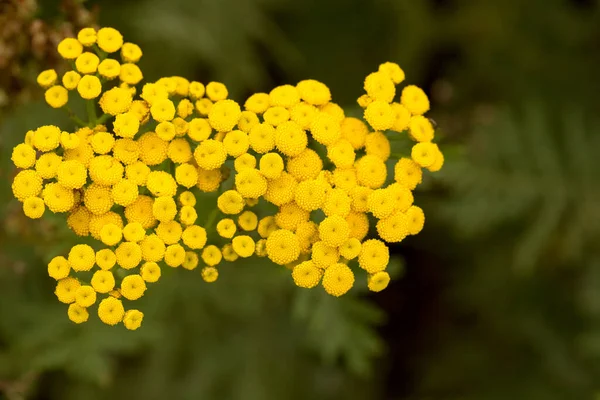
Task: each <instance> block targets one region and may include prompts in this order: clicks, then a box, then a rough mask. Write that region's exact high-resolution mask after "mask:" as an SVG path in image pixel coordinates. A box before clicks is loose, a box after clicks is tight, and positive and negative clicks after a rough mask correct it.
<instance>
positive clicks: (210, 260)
mask: <svg viewBox="0 0 600 400" xmlns="http://www.w3.org/2000/svg"><path fill="white" fill-rule="evenodd" d="M222 258H223V255H222V254H221V250H219V248H218V247H217V246H214V245H212V244H211V245H210V246H206V247H205V248H204V250H202V260H203V261H204V262H205V263H206V265H209V266H211V267H214V266H215V265H217V264H219V263H220V262H221V259H222Z"/></svg>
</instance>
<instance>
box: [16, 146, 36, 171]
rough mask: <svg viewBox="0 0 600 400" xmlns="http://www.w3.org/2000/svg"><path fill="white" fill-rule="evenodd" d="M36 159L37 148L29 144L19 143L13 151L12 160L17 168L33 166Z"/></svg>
mask: <svg viewBox="0 0 600 400" xmlns="http://www.w3.org/2000/svg"><path fill="white" fill-rule="evenodd" d="M35 159H36V152H35V149H34V148H33V147H31V146H30V145H28V144H25V143H21V144H18V145H17V146H15V148H14V149H13V151H12V156H11V160H12V162H13V164H15V167H17V168H23V169H26V168H31V167H33V166H34V164H35Z"/></svg>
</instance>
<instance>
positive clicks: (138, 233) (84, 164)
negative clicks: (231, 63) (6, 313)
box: [11, 28, 444, 330]
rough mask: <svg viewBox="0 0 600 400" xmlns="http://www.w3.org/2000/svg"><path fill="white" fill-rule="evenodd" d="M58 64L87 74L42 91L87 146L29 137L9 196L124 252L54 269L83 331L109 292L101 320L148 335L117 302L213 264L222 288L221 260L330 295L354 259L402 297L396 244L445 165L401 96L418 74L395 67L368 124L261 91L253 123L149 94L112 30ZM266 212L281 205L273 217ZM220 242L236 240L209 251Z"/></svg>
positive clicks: (176, 90)
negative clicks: (65, 111)
mask: <svg viewBox="0 0 600 400" xmlns="http://www.w3.org/2000/svg"><path fill="white" fill-rule="evenodd" d="M84 46H85V49H84ZM58 50H59V53H60V54H61V56H62V57H63V58H66V59H68V60H71V64H72V66H73V69H74V70H71V71H67V72H66V73H65V74H64V75H63V76H62V77H60V76H58V74H57V73H56V71H54V70H47V71H44V72H42V73H41V74H40V75H39V76H38V84H39V85H40V86H42V87H43V88H44V89H46V96H45V97H46V101H47V103H48V104H49V105H50V106H51V107H55V108H62V107H63V106H64V105H65V104H66V103H67V102H68V100H69V95H68V90H74V89H75V88H77V92H78V94H79V96H81V97H82V98H83V99H85V100H87V102H86V103H87V104H86V106H87V111H88V118H89V120H88V121H79V120H78V119H76V118H74V120H76V121H78V123H79V124H86V125H87V126H86V127H83V128H81V129H79V130H77V131H75V132H74V133H71V131H69V130H68V128H66V127H61V128H59V127H57V126H50V125H48V126H42V127H40V128H38V129H35V130H32V131H28V132H27V133H26V134H25V140H24V142H23V143H21V144H19V145H17V146H16V147H15V148H14V149H13V152H12V156H11V158H12V161H13V163H14V164H15V166H16V167H17V168H21V169H22V171H20V172H18V173H17V174H16V175H15V178H14V180H13V182H12V191H13V194H14V196H15V197H16V198H17V199H18V200H19V201H21V202H22V203H23V212H24V214H25V215H26V216H28V217H30V218H41V217H42V216H43V215H44V214H46V209H48V212H51V213H63V212H64V213H67V215H66V216H65V217H66V221H67V225H68V227H69V228H70V229H71V230H72V231H73V232H74V233H75V234H76V235H78V236H82V237H85V236H91V237H92V238H93V239H94V240H97V241H99V242H103V243H104V244H105V245H106V246H109V247H112V246H115V247H116V248H115V247H112V248H103V249H101V250H99V251H97V252H95V251H94V250H93V248H92V247H90V246H88V245H84V244H78V245H76V246H74V247H73V248H72V249H71V250H70V252H69V255H68V257H67V258H65V257H55V258H54V259H52V261H50V263H49V264H48V274H49V275H50V277H52V278H54V279H56V280H57V287H56V295H57V297H58V299H59V301H61V302H63V303H66V304H70V306H69V310H68V313H67V314H68V316H69V318H70V319H71V320H72V321H73V322H75V323H81V322H85V321H87V319H88V318H89V313H88V311H87V310H86V308H87V307H90V306H92V305H93V304H94V303H95V302H96V296H97V293H100V294H102V295H104V296H102V297H104V298H102V299H98V300H99V303H100V304H99V306H98V316H99V318H100V319H101V320H102V321H103V322H105V323H107V324H109V325H116V324H117V323H119V322H121V321H122V322H123V324H124V325H125V327H126V328H127V329H130V330H135V329H138V328H139V327H140V325H141V322H142V319H143V313H142V312H141V311H139V310H129V311H127V312H125V309H124V307H123V304H122V303H121V300H119V299H120V298H124V299H126V300H128V301H132V300H136V299H138V298H139V297H141V296H142V295H143V294H144V291H145V290H146V282H148V283H150V282H157V281H158V280H159V278H160V275H161V269H160V266H159V263H161V262H164V263H165V264H166V265H168V266H170V267H173V268H176V267H179V266H180V265H181V266H182V267H183V269H186V270H194V269H196V268H197V267H198V265H199V264H200V262H202V263H203V265H206V266H204V267H202V268H201V276H202V278H203V279H204V280H205V281H206V282H214V281H215V280H217V278H218V274H219V271H218V270H217V269H216V268H215V266H217V265H219V264H220V263H221V261H222V260H223V259H225V261H228V262H236V261H238V260H239V259H240V258H245V257H251V256H253V255H254V254H256V256H257V257H268V258H269V259H270V260H271V261H272V262H274V263H275V264H279V265H285V266H286V268H287V269H289V270H291V275H292V278H293V281H294V283H295V284H296V285H297V286H299V287H304V288H311V287H315V286H316V285H318V284H319V283H321V284H322V285H323V287H324V289H325V291H326V292H327V293H329V294H331V295H333V296H340V295H342V294H344V293H346V292H347V291H348V290H349V289H350V288H351V287H352V286H353V284H354V274H353V272H352V268H355V267H354V263H352V264H350V265H351V267H349V266H348V265H346V263H348V262H349V261H350V260H354V259H357V261H358V266H359V267H360V268H362V269H365V270H366V271H367V273H368V274H369V275H368V280H367V286H368V288H369V289H370V290H372V291H380V290H382V289H384V288H385V287H386V286H387V285H388V283H389V275H388V274H387V273H386V272H385V271H384V270H385V268H386V266H387V264H388V262H389V250H388V248H387V246H386V244H385V243H384V242H387V243H398V242H400V241H402V240H403V239H404V238H406V237H407V236H408V235H414V234H417V233H419V232H420V231H421V230H422V228H423V224H424V220H425V216H424V213H423V210H422V209H421V208H419V207H417V206H415V205H413V203H414V200H415V199H414V196H413V194H412V190H414V189H415V187H416V186H417V185H418V184H419V183H420V182H421V181H422V176H423V168H424V169H426V170H428V171H427V172H426V173H429V172H435V171H438V170H439V169H440V168H442V166H443V164H444V156H443V154H442V152H441V151H440V149H439V147H438V146H437V145H436V144H434V143H432V141H433V138H434V126H433V123H432V121H431V120H429V119H428V118H427V117H426V116H425V115H424V113H425V112H427V111H428V110H429V100H428V98H427V96H426V94H425V93H424V92H423V90H422V89H419V88H417V87H416V86H407V87H404V88H402V87H401V86H398V87H397V85H398V84H400V83H402V82H403V81H404V80H405V74H404V71H403V70H402V69H401V68H400V66H399V65H397V64H395V63H391V62H387V63H384V64H381V65H379V67H378V70H377V71H374V72H373V73H371V74H369V75H367V77H366V78H365V80H364V90H365V92H366V93H365V94H363V95H362V96H360V97H359V99H358V104H359V105H360V106H361V107H362V108H363V109H364V115H363V116H364V119H365V120H366V123H365V122H363V120H362V119H360V118H354V117H346V113H345V111H344V109H343V108H342V107H340V106H339V105H338V104H336V103H334V102H332V101H331V100H332V96H331V92H330V90H329V88H328V87H327V86H326V85H324V84H323V83H321V82H318V81H315V80H304V81H301V82H299V83H298V84H297V85H295V86H293V85H281V86H278V87H275V88H273V90H271V91H270V92H269V93H256V94H254V95H252V96H250V97H249V98H248V100H247V101H246V102H245V103H244V104H243V105H244V109H245V110H244V111H242V109H241V107H240V104H239V103H237V102H235V101H233V100H230V99H228V96H229V91H228V88H227V87H226V86H225V85H224V84H222V83H219V82H210V83H208V84H207V85H206V86H205V85H204V84H202V83H200V82H195V81H192V82H190V81H189V80H187V79H185V78H184V77H180V76H171V77H163V78H160V79H158V80H157V81H155V82H150V83H146V84H143V85H138V84H139V82H140V81H141V80H142V79H143V78H144V73H143V72H142V70H141V69H140V67H139V66H137V65H136V64H135V63H137V62H138V61H139V60H140V57H141V56H142V50H141V49H140V47H139V46H137V45H135V44H133V43H124V41H123V37H122V36H121V34H120V33H119V32H118V31H117V30H115V29H113V28H102V29H100V30H99V31H96V30H95V29H93V28H86V29H83V30H81V31H80V32H79V34H78V38H77V39H72V38H70V39H66V40H63V41H62V42H61V43H60V44H59V49H58ZM80 74H81V75H80ZM117 78H118V80H117ZM110 80H114V81H113V82H112V83H111V82H109V81H110ZM57 82H58V84H60V83H62V86H60V85H57ZM103 86H104V87H103ZM106 86H109V87H106ZM397 93H401V95H400V96H399V100H396V102H394V99H395V97H396V94H397ZM99 110H101V112H102V113H103V114H102V115H101V116H100V117H98V116H97V114H96V113H97V111H99ZM370 128H372V129H370ZM388 130H392V131H395V132H388ZM371 131H374V132H371ZM405 131H406V132H407V134H408V136H409V137H410V138H411V139H413V140H414V141H416V142H418V143H417V144H415V145H414V147H413V148H412V151H411V154H410V156H408V155H406V156H405V157H403V158H400V160H397V161H396V157H397V156H396V155H395V154H394V155H392V151H391V147H392V146H391V145H390V139H389V137H388V135H395V134H399V133H400V132H401V133H402V134H403V133H404V132H405ZM390 137H391V136H390ZM394 150H396V149H394ZM390 158H392V159H393V160H391V162H390V161H389V159H390ZM392 165H393V166H394V176H393V177H391V176H388V166H392ZM88 178H89V179H88ZM392 178H393V179H392ZM204 193H213V194H209V195H204ZM211 196H212V197H211ZM215 198H216V201H215V200H214V199H215ZM209 199H213V200H212V201H213V202H212V203H211V202H210V201H211V200H209ZM261 199H262V200H264V201H266V202H268V203H271V204H272V205H274V206H275V207H272V206H268V207H267V208H263V207H260V206H259V205H260V204H262V203H263V201H262V200H261ZM215 206H216V209H215ZM195 207H198V211H197V210H196V208H195ZM253 207H255V208H253ZM269 207H270V208H269ZM211 208H212V209H213V210H212V212H211ZM251 208H252V210H253V211H249V209H251ZM200 210H201V211H202V215H204V212H205V211H208V212H209V214H208V215H209V217H208V219H206V220H205V218H204V217H203V218H202V220H203V221H205V222H204V223H206V229H205V228H204V227H202V226H200V225H199V224H198V223H197V220H198V219H199V218H198V214H199V212H200ZM245 210H246V211H245ZM267 210H269V211H267ZM271 210H272V211H271ZM219 212H220V213H223V214H225V215H227V216H233V215H239V216H238V217H235V218H233V217H231V218H223V217H222V216H220V215H219ZM269 214H270V215H269ZM368 214H370V215H368ZM322 215H324V216H325V219H323V220H322V221H321V220H320V219H321V218H322ZM311 217H316V220H317V221H320V222H319V223H318V224H317V222H315V221H314V220H311ZM213 221H214V222H217V221H218V222H217V223H216V229H214V228H213V227H214V225H213V224H214V222H213ZM370 221H373V224H375V226H373V227H374V228H376V229H373V230H371V232H370V230H369V225H370ZM213 229H214V230H213ZM215 230H216V232H215ZM238 230H239V231H242V232H252V231H254V230H257V234H258V235H257V236H260V239H259V240H258V241H256V242H255V239H254V238H253V237H254V236H253V235H256V234H250V233H249V234H244V235H238V236H236V233H237V232H238ZM369 233H372V236H370V235H369ZM215 235H219V236H221V237H223V238H225V239H231V242H230V243H222V242H221V243H219V244H218V246H217V245H215V244H212V239H213V238H214V236H215ZM251 235H252V236H251ZM123 240H124V241H123ZM219 240H220V239H219ZM307 260H308V261H307ZM95 265H97V266H98V268H99V270H97V271H95V272H93V274H91V275H92V276H91V280H89V276H85V277H83V279H82V280H81V282H80V280H79V279H80V277H79V275H80V273H81V272H84V271H90V270H91V269H92V268H94V266H95ZM115 266H117V267H116V268H115ZM138 267H139V270H138V269H137V268H138ZM113 269H115V270H116V273H115V275H113V272H112V271H113ZM124 270H129V271H131V273H130V275H129V276H123V275H126V273H125V274H124ZM70 274H72V275H73V276H69V275H70ZM86 275H87V274H86ZM115 277H117V279H116V281H115ZM88 282H89V285H88ZM82 285H83V286H82ZM106 294H107V295H108V297H106Z"/></svg>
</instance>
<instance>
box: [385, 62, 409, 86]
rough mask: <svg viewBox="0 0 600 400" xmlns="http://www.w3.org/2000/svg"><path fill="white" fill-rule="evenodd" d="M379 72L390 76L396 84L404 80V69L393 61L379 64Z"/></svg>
mask: <svg viewBox="0 0 600 400" xmlns="http://www.w3.org/2000/svg"><path fill="white" fill-rule="evenodd" d="M379 72H382V73H384V74H386V75H387V76H389V77H390V79H391V80H392V81H393V82H394V83H395V84H396V85H397V84H399V83H402V81H404V78H405V75H404V71H403V70H402V68H400V66H399V65H398V64H396V63H393V62H385V63H383V64H380V65H379Z"/></svg>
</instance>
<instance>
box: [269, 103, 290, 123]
mask: <svg viewBox="0 0 600 400" xmlns="http://www.w3.org/2000/svg"><path fill="white" fill-rule="evenodd" d="M263 119H264V120H265V122H266V123H268V124H271V125H273V126H279V125H281V124H283V123H284V122H286V121H288V120H289V119H290V112H289V111H288V110H287V109H286V108H284V107H278V106H275V107H269V109H268V110H267V111H265V113H264V114H263Z"/></svg>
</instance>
